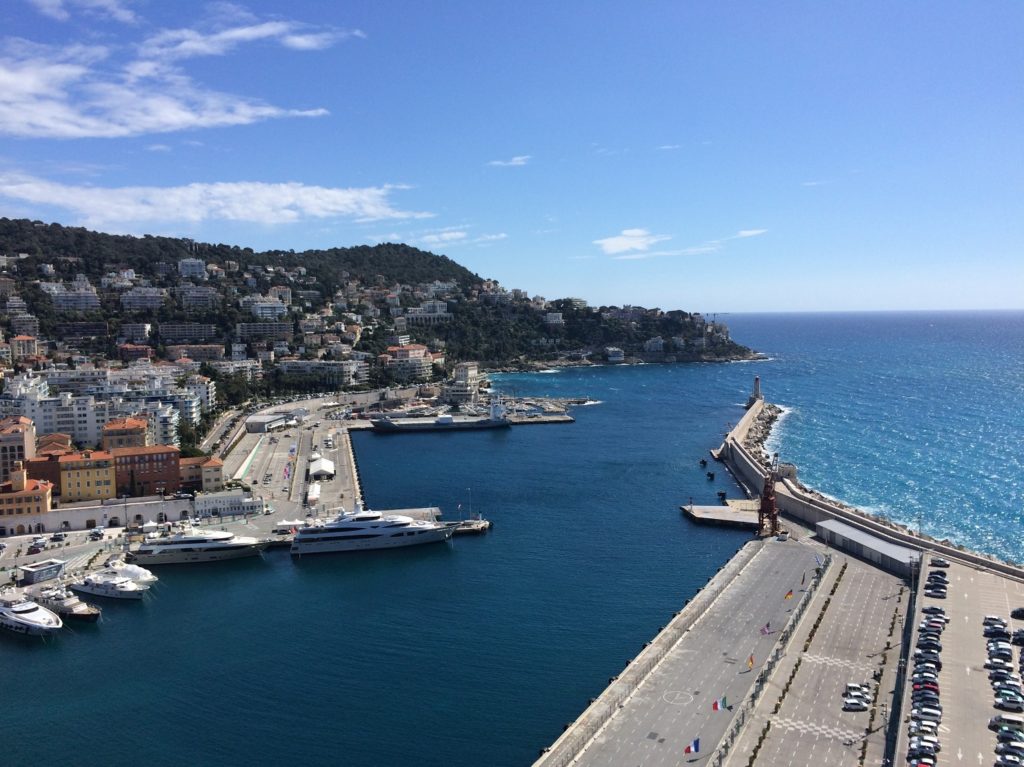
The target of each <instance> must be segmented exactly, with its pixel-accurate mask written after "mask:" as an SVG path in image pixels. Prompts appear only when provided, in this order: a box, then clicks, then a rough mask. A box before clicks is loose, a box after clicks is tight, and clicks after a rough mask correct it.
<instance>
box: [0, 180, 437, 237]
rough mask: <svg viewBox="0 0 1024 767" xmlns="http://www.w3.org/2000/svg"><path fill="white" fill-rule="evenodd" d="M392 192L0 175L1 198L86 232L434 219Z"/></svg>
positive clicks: (388, 188)
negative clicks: (50, 213)
mask: <svg viewBox="0 0 1024 767" xmlns="http://www.w3.org/2000/svg"><path fill="white" fill-rule="evenodd" d="M395 188H396V187H394V186H388V185H385V186H378V187H363V188H349V189H342V188H336V187H322V186H307V185H305V184H300V183H295V182H288V183H279V184H271V183H263V182H256V181H236V182H218V183H212V184H203V183H197V184H188V185H186V186H177V187H155V186H133V187H118V188H102V187H95V186H72V185H68V184H61V183H57V182H53V181H47V180H45V179H40V178H36V177H34V176H30V175H26V174H20V173H7V174H4V173H0V197H6V198H9V199H13V200H20V201H23V202H30V203H35V204H37V205H46V206H54V207H57V208H62V209H64V210H68V211H71V212H72V213H73V214H75V215H77V216H78V217H80V219H81V223H83V224H84V225H87V226H101V225H103V226H105V225H110V224H123V225H128V226H130V225H131V224H137V223H148V222H154V221H167V222H190V223H197V222H201V221H214V220H222V221H247V222H253V223H260V224H285V223H291V222H295V221H302V220H306V219H322V218H351V219H355V220H357V221H376V220H381V219H409V218H428V217H430V216H431V215H432V214H430V213H423V212H413V211H403V210H397V209H396V208H394V207H392V205H391V202H390V200H389V199H388V198H389V194H390V193H391V191H393V190H394V189H395Z"/></svg>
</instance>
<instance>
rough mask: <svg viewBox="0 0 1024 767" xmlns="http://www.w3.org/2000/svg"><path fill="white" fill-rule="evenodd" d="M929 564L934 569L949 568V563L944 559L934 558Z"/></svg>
mask: <svg viewBox="0 0 1024 767" xmlns="http://www.w3.org/2000/svg"><path fill="white" fill-rule="evenodd" d="M929 564H930V565H931V566H932V567H949V562H947V561H946V560H945V559H943V558H942V557H932V558H931V561H930V562H929Z"/></svg>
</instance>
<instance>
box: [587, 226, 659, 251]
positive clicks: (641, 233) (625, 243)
mask: <svg viewBox="0 0 1024 767" xmlns="http://www.w3.org/2000/svg"><path fill="white" fill-rule="evenodd" d="M670 239H672V238H671V237H669V236H668V235H666V234H651V233H650V232H648V231H647V230H646V229H623V230H622V233H621V234H617V235H615V236H614V237H605V238H604V239H602V240H594V244H595V245H598V246H600V248H601V250H603V251H604V252H605V253H607V254H608V255H610V256H612V255H615V254H616V253H626V252H628V251H631V250H641V251H643V250H647V249H648V248H650V247H651V245H654V244H655V243H657V242H663V241H665V240H670Z"/></svg>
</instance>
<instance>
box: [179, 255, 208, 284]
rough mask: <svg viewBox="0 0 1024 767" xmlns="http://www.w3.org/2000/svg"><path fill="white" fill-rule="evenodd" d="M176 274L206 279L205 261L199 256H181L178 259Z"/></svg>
mask: <svg viewBox="0 0 1024 767" xmlns="http://www.w3.org/2000/svg"><path fill="white" fill-rule="evenodd" d="M178 274H180V275H181V276H182V277H186V278H188V277H198V278H199V279H201V280H205V279H206V262H205V261H203V259H201V258H182V259H181V260H179V261H178Z"/></svg>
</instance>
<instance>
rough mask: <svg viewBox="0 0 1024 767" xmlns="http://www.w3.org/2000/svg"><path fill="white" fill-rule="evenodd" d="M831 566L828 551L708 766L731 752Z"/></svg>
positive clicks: (718, 763)
mask: <svg viewBox="0 0 1024 767" xmlns="http://www.w3.org/2000/svg"><path fill="white" fill-rule="evenodd" d="M831 566H832V555H831V554H828V555H826V556H825V560H824V562H823V563H822V566H821V567H819V568H818V569H817V570H816V571H815V574H814V577H813V578H811V583H810V585H809V586H808V588H807V590H806V591H805V592H804V593H803V595H802V596H801V597H800V601H799V602H798V603H797V605H796V607H795V608H794V609H793V615H792V617H791V618H790V620H789V622H788V623H786V628H784V629H783V630H782V632H781V633H780V634H779V641H778V642H777V643H776V645H775V650H774V651H773V652H772V654H771V655H770V656H769V657H768V660H767V662H766V663H765V664H764V666H763V667H762V668H761V671H760V672H759V673H758V675H757V678H756V679H755V680H754V684H753V686H752V687H751V688H750V690H749V691H748V692H747V695H746V697H744V699H743V702H742V703H740V705H739V708H738V709H737V711H736V715H735V716H734V717H733V720H732V722H731V723H730V724H729V728H728V729H727V730H726V731H725V734H724V735H723V736H722V738H721V740H719V741H718V746H717V747H716V748H715V750H714V751H713V752H712V753H711V756H710V757H709V758H708V762H707V764H708V767H721V765H722V764H723V763H724V762H725V758H726V757H727V756H728V755H729V750H730V749H731V748H732V747H733V745H734V744H735V743H736V740H737V739H738V738H739V736H740V735H741V734H742V732H743V726H744V725H745V724H746V722H747V718H748V717H749V716H751V715H752V714H753V712H754V708H755V707H756V706H757V702H758V700H759V699H760V698H761V694H762V693H763V692H764V689H765V687H767V685H768V680H769V679H770V678H771V675H772V673H773V672H774V671H775V667H776V666H777V665H778V664H779V661H781V660H782V658H783V657H785V655H786V648H787V647H788V645H789V640H790V639H792V638H793V634H794V633H795V632H796V630H797V628H798V627H799V625H800V619H801V618H802V617H803V614H804V612H805V611H806V610H807V606H808V605H809V604H810V603H811V600H812V599H813V598H814V593H815V592H816V591H817V590H818V586H820V585H821V581H822V579H823V578H824V577H825V573H826V572H828V569H829V567H831Z"/></svg>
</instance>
